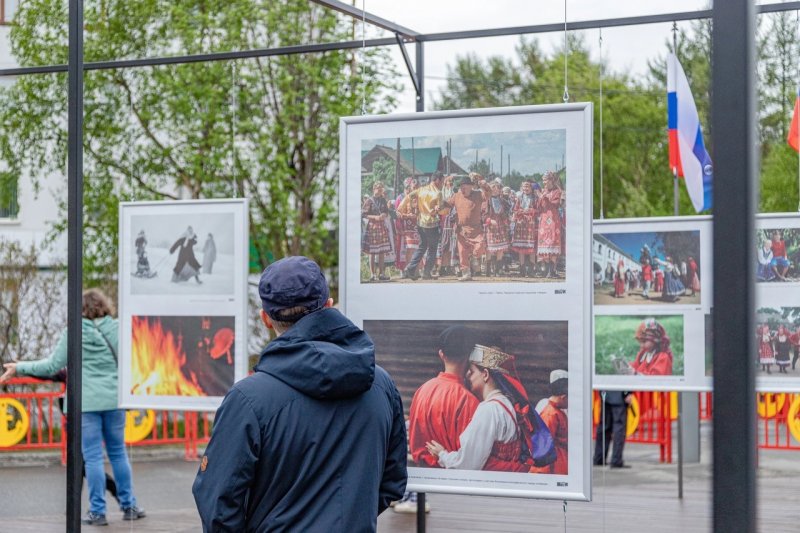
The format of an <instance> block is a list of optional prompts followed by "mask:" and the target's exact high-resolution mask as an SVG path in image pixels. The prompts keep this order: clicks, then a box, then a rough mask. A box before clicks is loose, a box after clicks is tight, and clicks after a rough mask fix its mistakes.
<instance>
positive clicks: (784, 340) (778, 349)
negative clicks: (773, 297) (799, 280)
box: [755, 307, 800, 376]
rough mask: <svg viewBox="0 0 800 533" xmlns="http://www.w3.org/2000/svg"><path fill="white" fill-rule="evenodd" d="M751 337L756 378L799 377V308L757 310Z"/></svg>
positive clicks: (764, 308)
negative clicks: (754, 346)
mask: <svg viewBox="0 0 800 533" xmlns="http://www.w3.org/2000/svg"><path fill="white" fill-rule="evenodd" d="M755 335H756V346H757V348H758V354H757V362H758V367H757V368H758V374H759V375H778V376H781V375H786V376H790V375H795V376H798V375H800V371H799V370H798V368H797V361H798V359H800V307H778V308H774V307H762V308H759V309H758V310H757V311H756V331H755ZM773 371H774V373H773Z"/></svg>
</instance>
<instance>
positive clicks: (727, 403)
mask: <svg viewBox="0 0 800 533" xmlns="http://www.w3.org/2000/svg"><path fill="white" fill-rule="evenodd" d="M311 1H313V2H315V3H317V4H320V5H323V6H326V7H328V8H331V9H335V10H337V11H339V12H342V13H344V14H346V15H348V16H351V17H354V18H356V19H361V20H363V21H364V22H369V23H370V24H372V25H375V26H378V27H381V28H384V29H386V30H389V31H392V32H394V33H395V38H394V39H391V38H387V39H370V40H367V41H363V40H362V41H346V42H337V43H327V44H314V45H299V46H287V47H279V48H268V49H259V50H244V51H234V52H221V53H212V54H201V55H184V56H175V57H157V58H145V59H134V60H123V61H103V62H95V63H84V62H83V0H70V2H69V62H68V64H67V65H51V66H41V67H23V68H14V69H2V70H0V76H20V75H31V74H46V73H56V72H67V73H68V79H69V114H68V151H69V153H68V181H69V187H68V289H67V294H68V297H67V301H68V320H67V322H68V336H69V356H68V357H69V358H68V382H67V391H68V396H69V402H70V405H69V414H68V424H69V440H68V447H67V531H80V495H81V484H82V480H81V461H82V456H81V447H80V428H81V424H80V412H81V360H80V354H81V292H82V281H81V275H82V264H81V257H82V249H83V243H82V231H81V230H82V212H83V195H82V192H83V166H82V161H83V149H82V141H83V132H82V127H83V75H84V71H86V70H97V69H123V68H135V67H147V66H158V65H171V64H180V63H197V62H206V61H225V60H235V59H247V58H253V57H265V56H277V55H289V54H305V53H322V52H327V51H333V50H347V49H357V48H361V47H374V46H392V45H394V44H398V45H400V46H401V49H403V51H404V52H405V48H404V46H403V43H404V42H415V43H416V44H417V47H416V74H415V73H414V72H413V71H412V69H411V64H410V60H409V58H408V54H407V53H404V56H405V60H406V64H407V67H408V68H409V72H410V74H411V75H412V78H413V79H414V80H415V81H416V83H415V89H416V90H417V110H418V111H423V110H424V48H423V43H424V42H435V41H447V40H454V39H474V38H484V37H498V36H508V35H523V34H533V33H547V32H560V31H564V29H565V25H564V24H563V23H557V24H545V25H538V26H517V27H509V28H495V29H485V30H473V31H460V32H447V33H434V34H427V35H424V34H419V33H416V32H414V31H413V30H410V29H408V28H404V27H402V26H399V25H397V24H394V23H392V22H390V21H387V20H385V19H382V18H380V17H377V16H375V15H372V14H369V13H366V12H363V11H361V10H358V9H356V8H353V7H352V6H348V5H347V4H343V3H342V2H339V1H337V0H311ZM793 10H800V2H787V3H783V4H769V5H760V6H756V7H754V6H753V5H752V0H726V1H725V2H717V5H716V6H715V7H714V9H711V10H704V11H694V12H682V13H668V14H662V15H651V16H643V17H628V18H616V19H603V20H593V21H582V22H568V23H567V24H566V29H567V30H572V31H575V30H586V29H593V28H608V27H618V26H633V25H639V24H656V23H663V22H673V21H677V20H695V19H704V18H712V17H713V19H714V30H713V40H714V43H713V54H712V59H713V60H712V65H713V84H712V90H713V87H725V90H724V91H713V94H712V114H713V123H712V125H713V127H714V129H715V130H716V131H724V132H726V134H725V135H720V136H718V137H717V138H716V141H715V146H714V148H715V153H714V160H715V161H716V162H717V167H716V173H717V175H718V176H724V177H725V184H726V185H725V187H724V188H723V187H718V188H717V189H716V190H715V195H716V200H715V202H716V206H715V210H714V211H715V213H714V214H715V221H716V222H719V223H718V224H714V257H725V258H726V260H725V261H724V262H722V261H715V266H714V276H715V281H716V283H715V290H714V328H715V331H717V332H718V334H717V335H715V336H714V353H718V354H722V353H724V354H726V357H725V360H724V363H725V364H722V363H723V360H722V359H721V358H716V359H715V362H714V376H715V399H716V401H715V411H716V412H715V416H714V528H715V530H717V531H734V530H736V531H755V461H754V457H755V415H754V409H753V407H754V405H753V404H754V377H753V368H752V364H751V361H750V359H749V355H750V354H751V353H753V351H752V348H753V346H752V344H753V342H754V341H753V338H752V335H750V334H749V332H750V331H751V329H752V328H751V325H752V323H753V316H752V313H753V307H752V304H753V294H754V291H753V271H752V242H753V241H752V236H753V233H754V226H753V223H754V210H755V193H754V191H755V187H754V185H753V183H754V177H755V175H756V168H755V165H756V157H757V155H756V153H755V128H754V124H755V113H754V104H755V98H754V95H753V80H754V72H753V69H754V68H755V62H754V59H753V57H754V56H753V50H754V44H753V43H754V13H755V12H758V13H770V12H779V11H793ZM743 28H744V30H745V31H744V32H743V31H742V29H743ZM742 58H744V59H745V60H744V61H742ZM723 265H724V266H725V267H727V268H723ZM723 288H724V291H723ZM732 289H733V290H732ZM732 363H735V364H732ZM731 465H733V467H731ZM424 501H425V499H424V496H423V497H422V498H421V499H420V502H424ZM423 505H424V503H423ZM422 515H423V516H422V518H421V520H422V524H421V527H422V528H424V507H423V510H422ZM419 520H420V517H419V516H418V525H419Z"/></svg>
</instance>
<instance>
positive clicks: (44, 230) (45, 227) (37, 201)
mask: <svg viewBox="0 0 800 533" xmlns="http://www.w3.org/2000/svg"><path fill="white" fill-rule="evenodd" d="M11 4H12V8H13V5H15V4H16V2H12V3H11ZM6 7H7V8H8V7H9V2H8V1H7V2H6ZM12 12H13V11H12ZM9 32H10V27H8V26H0V68H3V69H5V68H14V67H17V66H18V65H17V62H16V61H15V59H14V57H13V56H12V55H11V46H10V42H9ZM13 83H14V78H13V77H4V76H0V86H9V85H10V84H13ZM40 179H41V181H40V184H39V192H38V194H37V193H36V192H35V191H34V187H33V183H31V182H30V180H24V179H21V180H20V181H19V183H18V188H17V202H18V204H19V214H18V216H17V217H16V218H14V219H7V218H6V219H3V218H0V238H4V239H9V240H15V241H18V242H19V243H20V244H22V245H23V246H25V247H29V246H30V245H31V244H35V245H37V246H39V247H41V246H42V244H43V243H44V241H45V237H46V236H47V234H48V232H49V231H50V228H52V224H53V222H55V221H56V219H57V218H58V215H59V208H58V200H59V199H65V198H66V183H65V181H64V177H63V176H42V177H41V178H40ZM39 259H40V266H51V265H53V264H57V263H64V262H66V238H65V237H63V236H62V237H61V238H59V239H58V240H57V241H56V242H54V243H52V245H51V246H49V247H47V248H45V249H41V250H40V258H39Z"/></svg>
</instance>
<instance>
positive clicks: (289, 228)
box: [0, 0, 395, 277]
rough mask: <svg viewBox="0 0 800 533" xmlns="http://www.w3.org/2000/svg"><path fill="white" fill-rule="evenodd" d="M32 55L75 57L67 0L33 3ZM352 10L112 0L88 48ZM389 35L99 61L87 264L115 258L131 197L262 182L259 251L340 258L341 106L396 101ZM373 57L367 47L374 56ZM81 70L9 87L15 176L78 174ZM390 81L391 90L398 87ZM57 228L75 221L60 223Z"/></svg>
mask: <svg viewBox="0 0 800 533" xmlns="http://www.w3.org/2000/svg"><path fill="white" fill-rule="evenodd" d="M16 17H17V21H18V24H16V25H15V26H14V27H13V28H12V31H11V45H12V51H13V54H14V56H15V57H16V59H17V61H18V62H19V63H20V64H21V65H25V66H28V65H38V64H52V63H63V62H65V59H66V44H67V35H66V27H67V4H66V3H64V2H56V1H54V0H30V1H28V2H24V3H21V4H20V6H19V9H18V11H17V14H16ZM352 31H353V26H352V23H347V22H342V21H341V20H340V19H339V18H337V16H336V15H335V14H334V13H333V12H332V11H331V10H327V9H324V8H322V7H320V6H316V5H314V4H312V3H310V2H306V1H305V0H283V1H280V2H272V1H268V0H225V1H222V0H170V1H166V0H143V1H138V2H126V1H123V0H102V1H100V2H93V3H89V4H87V6H86V13H85V59H86V61H87V62H88V61H96V60H105V59H112V58H113V59H128V58H140V57H147V56H168V55H174V54H176V53H186V54H200V53H208V52H215V51H227V50H244V49H256V48H267V47H279V46H291V45H298V44H307V43H315V42H327V41H339V40H348V39H351V38H352ZM385 55H386V51H380V50H378V51H369V52H360V51H359V52H356V53H351V52H345V51H338V52H326V53H320V54H309V55H302V56H297V55H291V56H274V57H270V58H254V59H247V60H238V61H235V62H206V63H188V64H180V65H168V66H159V67H147V68H135V69H126V70H95V71H90V72H88V73H87V75H86V77H85V126H84V132H85V135H84V146H83V147H84V179H85V197H84V202H85V206H86V208H85V213H84V218H85V228H84V242H85V246H86V252H85V259H84V269H85V272H86V274H87V276H88V277H97V276H100V277H106V276H109V275H111V274H112V273H113V272H115V271H116V264H117V262H116V250H117V242H116V240H117V205H118V201H120V200H159V199H178V198H180V199H183V198H216V197H229V196H237V197H242V196H247V197H248V198H249V199H250V212H249V218H250V230H251V239H252V241H253V245H254V246H253V248H254V250H255V252H256V255H257V262H258V263H259V264H260V265H262V266H265V265H266V264H267V263H268V262H269V258H270V257H281V256H284V255H288V254H298V253H303V254H306V255H309V256H312V257H314V258H316V259H317V260H318V261H319V262H320V264H321V265H322V266H323V267H332V266H335V264H336V257H337V253H338V247H337V246H336V244H335V242H334V241H333V240H332V239H331V238H330V235H331V233H332V232H333V231H334V230H335V227H336V221H337V216H338V213H337V205H338V202H337V200H336V196H337V190H338V169H337V161H338V128H339V118H340V117H342V116H348V115H354V114H358V113H359V112H360V110H361V107H362V101H363V104H364V105H365V106H366V108H367V110H368V111H369V112H385V111H388V110H389V109H391V108H392V106H393V105H394V100H393V98H392V96H391V94H392V89H393V88H394V79H395V74H394V71H393V70H392V69H391V68H390V67H387V66H386V65H388V62H387V61H386V60H385ZM362 58H363V61H362V60H361V59H362ZM65 82H66V79H65V76H63V75H36V76H24V77H21V78H19V80H18V81H17V83H16V84H14V86H12V87H11V88H9V89H7V90H4V91H2V92H0V122H1V123H2V124H3V130H4V134H3V135H2V136H0V156H2V159H3V160H4V161H6V162H7V166H6V168H3V169H1V170H2V174H0V180H5V181H8V180H15V179H19V178H22V179H32V180H34V181H37V180H39V179H40V178H41V177H42V176H43V175H45V174H60V175H63V170H64V168H65V154H66V130H65V128H66V121H65V117H66V110H67V108H66V105H67V102H66V90H65V88H66V83H65ZM387 95H388V96H387ZM56 229H57V230H63V229H64V226H63V224H62V225H59V226H58V227H57V228H56Z"/></svg>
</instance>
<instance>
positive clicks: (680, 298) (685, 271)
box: [592, 231, 702, 305]
mask: <svg viewBox="0 0 800 533" xmlns="http://www.w3.org/2000/svg"><path fill="white" fill-rule="evenodd" d="M592 259H593V262H594V303H595V304H596V305H642V304H647V305H650V304H681V305H699V304H700V302H701V296H702V295H701V291H700V289H701V283H700V278H701V274H700V264H701V257H700V232H699V231H663V232H628V233H622V232H619V233H611V232H595V234H594V238H593V241H592Z"/></svg>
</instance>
